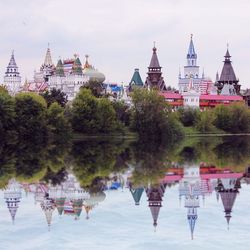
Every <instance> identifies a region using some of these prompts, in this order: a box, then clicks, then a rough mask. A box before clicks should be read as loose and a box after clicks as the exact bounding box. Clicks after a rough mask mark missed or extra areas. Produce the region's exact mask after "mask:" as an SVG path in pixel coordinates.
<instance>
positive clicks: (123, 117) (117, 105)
mask: <svg viewBox="0 0 250 250" xmlns="http://www.w3.org/2000/svg"><path fill="white" fill-rule="evenodd" d="M112 106H113V108H114V110H115V113H116V118H117V119H118V120H119V121H120V122H122V123H123V124H124V125H125V126H129V125H130V120H131V110H130V108H129V106H128V105H127V104H126V103H125V102H124V101H113V102H112Z"/></svg>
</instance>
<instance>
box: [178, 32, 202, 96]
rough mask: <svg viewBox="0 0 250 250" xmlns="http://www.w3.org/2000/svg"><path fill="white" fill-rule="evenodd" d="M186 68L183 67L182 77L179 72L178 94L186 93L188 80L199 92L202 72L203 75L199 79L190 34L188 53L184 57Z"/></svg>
mask: <svg viewBox="0 0 250 250" xmlns="http://www.w3.org/2000/svg"><path fill="white" fill-rule="evenodd" d="M186 60H187V63H186V66H184V75H183V76H182V75H181V72H179V77H178V78H179V83H178V84H179V91H180V93H183V92H186V91H188V86H189V83H190V79H192V81H193V86H194V89H195V90H196V91H197V92H199V86H200V83H201V81H202V80H203V79H204V77H205V76H204V70H203V74H202V76H201V77H200V75H199V66H198V65H197V54H196V52H195V48H194V42H193V35H192V34H191V39H190V43H189V47H188V52H187V56H186Z"/></svg>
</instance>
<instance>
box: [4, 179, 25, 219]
mask: <svg viewBox="0 0 250 250" xmlns="http://www.w3.org/2000/svg"><path fill="white" fill-rule="evenodd" d="M21 197H22V193H21V189H20V185H19V183H17V182H16V181H15V180H14V179H12V180H10V181H9V184H8V186H7V189H6V190H5V191H4V199H5V202H6V204H7V208H8V209H9V212H10V215H11V219H12V222H13V223H14V221H15V216H16V212H17V209H18V207H19V203H20V199H21Z"/></svg>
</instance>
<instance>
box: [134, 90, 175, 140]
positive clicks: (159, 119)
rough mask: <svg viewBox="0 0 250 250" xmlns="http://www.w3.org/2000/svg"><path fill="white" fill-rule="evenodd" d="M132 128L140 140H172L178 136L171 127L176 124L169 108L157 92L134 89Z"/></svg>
mask: <svg viewBox="0 0 250 250" xmlns="http://www.w3.org/2000/svg"><path fill="white" fill-rule="evenodd" d="M132 101H133V109H132V110H133V112H132V128H133V129H134V130H135V131H136V132H137V133H138V134H139V136H140V138H144V139H148V138H155V139H156V140H158V139H162V138H166V137H168V138H171V137H172V138H173V137H175V136H178V135H179V133H178V134H174V133H170V131H172V132H177V131H175V129H174V128H173V127H172V126H173V125H174V124H176V123H177V121H175V118H174V116H172V115H171V108H170V106H169V105H168V104H167V102H166V101H165V99H164V97H162V96H160V95H159V94H158V91H157V90H150V91H148V90H146V89H135V90H134V91H133V93H132Z"/></svg>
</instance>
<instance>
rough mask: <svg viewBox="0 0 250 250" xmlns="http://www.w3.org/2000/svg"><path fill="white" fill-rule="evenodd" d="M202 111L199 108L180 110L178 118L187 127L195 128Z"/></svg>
mask: <svg viewBox="0 0 250 250" xmlns="http://www.w3.org/2000/svg"><path fill="white" fill-rule="evenodd" d="M199 115H200V110H199V109H197V108H191V107H185V108H180V109H179V110H178V116H179V119H180V121H181V123H182V124H183V125H184V126H186V127H189V126H194V125H195V122H196V120H197V119H199Z"/></svg>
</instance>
